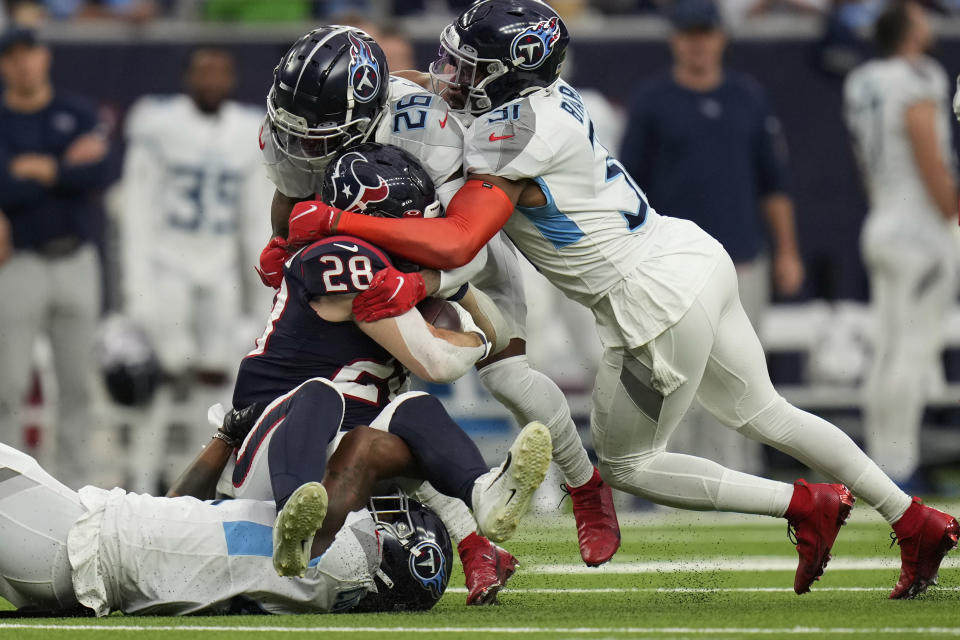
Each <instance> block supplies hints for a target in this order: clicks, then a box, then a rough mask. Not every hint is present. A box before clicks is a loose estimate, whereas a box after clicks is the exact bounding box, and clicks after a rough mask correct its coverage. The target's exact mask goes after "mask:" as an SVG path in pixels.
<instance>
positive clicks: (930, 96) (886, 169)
mask: <svg viewBox="0 0 960 640" xmlns="http://www.w3.org/2000/svg"><path fill="white" fill-rule="evenodd" d="M948 86H949V84H948V80H947V76H946V74H945V73H944V71H943V68H942V67H941V66H940V65H939V64H938V63H937V62H936V61H935V60H932V59H931V58H926V57H924V58H919V59H917V60H907V59H904V58H900V57H892V58H886V59H882V60H872V61H870V62H867V63H865V64H863V65H861V66H860V67H858V68H857V69H855V70H853V71H852V72H851V73H850V75H849V76H847V80H846V84H845V86H844V115H845V117H846V121H847V126H848V127H849V128H850V131H851V133H852V135H853V140H854V143H855V148H856V152H857V156H858V159H859V161H860V166H861V170H862V172H863V176H864V180H865V183H866V187H867V193H868V196H869V199H870V209H871V215H872V216H895V217H902V216H910V219H911V220H914V221H923V220H926V221H937V222H938V223H940V225H941V226H942V216H941V215H940V214H939V213H938V210H937V207H936V204H935V203H934V202H933V201H932V199H931V198H930V194H929V192H928V191H927V189H926V187H925V185H924V183H923V179H922V178H921V176H920V174H919V172H918V170H917V164H916V161H915V159H914V154H913V147H912V145H911V143H910V138H909V136H908V134H907V129H906V111H907V108H908V107H910V106H911V105H914V104H917V103H920V102H931V103H934V104H936V106H937V116H936V132H937V144H938V146H939V147H940V153H941V154H942V158H943V159H944V161H945V162H946V163H947V164H948V165H952V164H953V162H954V157H953V151H952V145H951V142H950V110H949V106H948V104H949V98H948V91H949V88H948Z"/></svg>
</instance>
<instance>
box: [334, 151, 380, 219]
mask: <svg viewBox="0 0 960 640" xmlns="http://www.w3.org/2000/svg"><path fill="white" fill-rule="evenodd" d="M358 164H367V159H366V158H365V157H363V154H361V153H357V152H356V151H351V152H349V153H345V154H344V155H342V156H341V157H340V159H339V160H337V164H336V167H335V168H334V171H333V176H332V177H333V188H334V193H335V197H334V199H333V200H334V201H333V202H331V203H330V204H331V205H333V206H335V207H337V208H339V209H343V210H344V211H355V212H356V211H359V212H360V213H363V212H364V211H366V209H367V207H368V206H370V205H371V204H373V203H375V202H383V201H384V200H386V199H387V197H388V196H389V195H390V185H389V184H387V181H386V180H384V179H383V176H380V175H376V172H375V171H364V172H361V173H362V175H364V176H365V177H367V178H368V179H372V178H373V177H376V179H377V181H378V182H377V184H364V183H363V182H362V181H361V179H360V177H359V176H358V175H357V171H356V169H355V166H356V165H358Z"/></svg>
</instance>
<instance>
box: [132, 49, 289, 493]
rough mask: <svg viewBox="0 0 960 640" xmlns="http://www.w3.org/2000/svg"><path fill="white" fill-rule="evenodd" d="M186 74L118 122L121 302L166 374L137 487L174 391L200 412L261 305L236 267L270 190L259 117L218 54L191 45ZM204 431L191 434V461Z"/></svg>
mask: <svg viewBox="0 0 960 640" xmlns="http://www.w3.org/2000/svg"><path fill="white" fill-rule="evenodd" d="M185 81H186V92H185V93H183V94H177V95H148V96H144V97H142V98H140V99H139V100H137V102H136V103H135V104H134V105H133V107H132V108H131V109H130V113H129V115H128V116H127V120H126V139H127V151H126V155H125V158H124V168H123V176H122V183H121V184H122V193H123V200H124V202H126V203H129V205H131V206H124V207H123V208H122V214H121V215H119V216H118V218H119V231H120V237H121V240H122V242H121V243H120V253H121V263H122V273H123V279H122V283H123V297H124V301H123V302H124V307H125V312H126V313H127V314H128V315H129V316H130V317H131V319H133V321H134V322H135V323H137V324H138V325H140V326H141V327H142V328H143V329H144V330H145V331H146V332H147V334H148V335H149V337H150V342H151V343H152V344H153V345H154V348H155V349H156V351H157V355H158V357H159V360H160V364H161V366H162V368H163V371H164V373H165V376H166V378H167V379H169V380H172V381H173V383H172V384H170V385H165V386H164V387H162V388H161V389H160V390H159V392H158V393H157V394H156V396H155V397H154V398H153V399H152V401H151V403H150V407H149V409H148V411H147V417H146V420H145V421H146V422H147V424H145V425H143V426H144V428H142V429H138V430H136V431H135V433H134V438H135V441H134V453H133V456H132V457H133V458H134V459H133V460H132V461H131V465H130V467H131V469H132V470H133V472H134V474H133V477H132V478H131V480H132V481H133V484H132V488H134V489H150V490H152V489H154V488H155V487H156V481H157V476H158V475H159V473H160V471H161V469H160V464H162V463H168V462H169V458H170V456H169V455H164V446H163V445H164V442H165V440H166V438H165V435H166V427H167V425H168V424H169V423H170V422H172V421H174V422H175V421H176V420H175V418H176V416H175V415H171V412H172V411H173V410H176V409H177V408H178V407H177V406H176V405H178V404H180V405H182V404H183V401H182V400H180V399H179V396H183V395H186V396H187V404H188V405H189V407H203V408H204V409H205V408H206V407H208V406H209V405H210V404H212V403H213V402H214V401H216V400H214V399H212V396H216V399H217V400H219V399H220V398H222V396H223V395H224V394H225V393H226V392H228V391H229V387H230V383H231V375H230V374H231V373H232V371H231V367H232V366H234V364H233V363H234V362H235V361H236V359H237V358H239V357H241V356H242V355H243V353H244V348H245V346H246V344H247V343H246V342H243V341H241V340H243V338H241V335H242V334H241V332H239V331H238V330H237V327H238V320H239V319H241V318H244V317H249V314H250V313H251V312H255V313H256V314H257V316H256V317H257V320H258V321H259V314H260V313H262V311H263V310H264V309H265V308H267V306H268V305H269V298H267V297H265V296H262V295H261V291H262V289H261V287H259V286H256V287H252V286H249V285H251V284H252V283H251V282H248V281H245V280H249V278H245V277H244V276H246V275H247V274H246V273H245V269H244V268H243V266H245V265H247V264H249V262H250V257H251V256H252V255H256V253H255V252H256V251H258V250H259V247H258V246H257V245H259V244H260V243H261V242H262V234H263V233H265V232H266V224H265V222H264V221H263V209H264V208H265V207H266V206H268V203H269V202H270V196H271V189H270V182H269V181H268V180H266V179H264V177H263V175H262V169H261V163H260V157H259V154H258V153H257V150H256V149H252V148H251V146H250V145H249V144H248V142H249V141H251V140H252V138H253V136H254V134H255V133H256V131H257V127H258V126H259V122H260V119H261V118H262V116H263V112H262V110H258V109H255V108H252V107H249V106H245V105H242V104H239V103H237V102H234V101H233V100H230V99H229V96H230V94H231V93H232V91H233V89H234V86H235V84H236V73H235V69H234V61H233V58H232V56H231V55H230V53H229V52H228V51H226V50H224V49H220V48H214V47H201V48H198V49H196V50H194V51H193V52H192V53H191V55H190V58H189V61H188V64H187V69H186V74H185ZM134 203H135V204H136V206H132V205H133V204H134ZM251 252H253V253H251ZM186 265H189V267H188V268H186ZM250 275H252V274H250ZM248 297H251V298H253V299H248ZM188 411H189V409H188ZM187 422H188V423H189V422H190V421H187ZM204 435H205V434H202V433H199V434H198V433H192V432H188V436H189V441H190V444H191V445H195V446H190V447H188V448H187V450H188V451H190V454H189V455H190V457H192V455H193V451H195V450H196V449H198V448H199V447H200V446H201V445H202V444H203V439H202V438H203V436H204ZM171 466H172V467H173V468H178V467H181V466H182V464H181V465H176V464H173V465H171Z"/></svg>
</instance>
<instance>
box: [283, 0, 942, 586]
mask: <svg viewBox="0 0 960 640" xmlns="http://www.w3.org/2000/svg"><path fill="white" fill-rule="evenodd" d="M568 39H569V37H568V34H567V30H566V27H565V26H564V24H563V21H562V20H561V19H560V18H559V16H558V15H557V14H556V13H555V12H554V11H553V10H552V9H551V8H550V7H549V6H548V5H546V4H544V3H542V2H536V1H535V0H482V1H481V2H477V3H475V4H473V5H472V6H471V7H470V8H469V9H467V10H466V11H465V12H464V13H462V14H461V15H460V16H459V17H458V18H457V19H456V21H455V22H454V23H453V24H451V25H449V26H448V27H446V29H444V31H443V33H442V35H441V52H442V57H441V58H440V59H439V60H438V61H437V62H435V63H434V64H433V66H432V67H431V75H432V77H433V79H434V81H435V82H436V84H437V85H438V90H439V92H440V94H441V95H442V96H443V97H444V99H445V100H447V102H448V104H450V106H451V109H457V110H460V111H462V112H464V113H467V114H471V115H473V116H475V118H476V119H475V120H474V121H473V123H472V124H471V125H470V127H469V129H468V130H467V132H466V138H465V142H464V165H465V166H464V168H465V170H466V172H467V173H468V180H467V183H466V184H465V185H464V186H463V187H462V188H461V189H460V191H458V193H457V194H456V195H455V196H454V198H453V199H452V200H451V202H450V204H449V206H448V207H447V208H446V214H447V215H446V218H443V219H434V220H382V219H377V218H371V217H369V216H361V215H356V214H355V213H349V212H343V211H341V210H339V209H336V208H333V207H329V206H327V205H324V204H323V203H320V202H316V203H300V204H298V205H296V206H295V208H294V211H293V213H292V215H291V218H290V219H291V221H292V223H291V227H290V230H289V233H290V238H291V239H293V240H296V239H298V238H301V237H306V238H313V237H316V234H317V233H323V234H329V233H346V234H350V235H352V236H359V237H363V238H366V239H368V240H370V241H371V242H374V243H376V244H377V245H378V246H381V247H383V248H384V249H385V250H387V251H390V252H391V253H395V254H396V255H398V256H400V257H402V258H405V259H407V260H411V261H414V262H416V263H417V264H421V265H424V266H427V267H433V268H438V269H451V268H456V267H458V266H460V265H462V264H464V263H466V262H467V261H469V260H470V259H471V258H472V257H473V256H474V255H475V254H476V253H477V252H478V251H479V250H480V249H481V248H482V247H483V245H484V243H485V242H487V241H488V240H489V239H490V238H491V237H493V236H494V235H495V234H496V233H497V232H498V231H500V229H501V228H503V229H505V230H506V232H507V233H508V234H509V236H510V238H511V239H512V240H513V242H514V243H516V245H517V247H518V248H519V249H520V250H521V251H522V252H523V253H524V255H525V256H526V257H527V258H529V259H530V260H531V261H532V262H533V263H534V265H535V266H537V268H538V269H539V270H540V272H541V273H543V274H544V275H545V276H546V277H547V278H548V279H549V280H551V281H552V282H553V284H554V285H556V286H557V287H558V288H560V289H561V290H562V291H563V292H564V293H565V294H566V295H567V296H568V297H570V298H571V299H573V300H575V301H578V302H580V303H581V304H583V305H585V306H587V307H589V308H590V309H591V310H592V311H593V313H594V316H595V317H596V321H597V327H598V330H599V332H600V335H601V338H602V340H603V342H604V347H605V351H604V354H603V358H602V361H601V363H600V368H599V373H598V375H597V380H596V385H595V388H594V395H593V412H592V416H591V430H592V434H593V443H594V446H595V447H596V450H597V455H598V457H599V460H600V470H601V473H602V474H603V477H604V479H605V480H606V481H607V482H609V483H610V484H612V485H613V486H614V487H617V488H620V489H622V490H624V491H628V492H630V493H633V494H635V495H639V496H643V497H645V498H647V499H649V500H651V501H654V502H657V503H661V504H666V505H670V506H674V507H679V508H686V509H712V510H719V511H734V512H741V513H753V514H762V515H769V516H774V517H784V518H786V520H787V522H788V523H789V525H790V527H791V528H792V529H793V530H794V532H795V534H796V538H797V550H798V553H799V556H800V562H799V565H798V568H797V572H796V577H795V581H794V590H795V591H796V592H797V593H805V592H807V591H809V589H810V585H811V584H812V583H813V581H814V580H816V579H817V578H818V577H819V576H820V575H821V574H822V573H823V568H824V566H825V564H826V562H827V560H828V559H829V557H830V555H829V552H830V548H831V546H832V545H833V542H834V540H835V538H836V536H837V533H838V532H839V529H840V526H841V525H842V524H843V522H844V521H845V519H846V518H847V516H848V514H849V511H850V509H851V507H852V505H853V496H852V495H851V493H852V494H856V495H858V496H860V497H862V498H863V499H864V500H865V501H866V502H867V503H868V504H870V505H871V506H873V507H874V508H876V509H877V510H878V511H879V512H880V514H881V515H882V516H883V518H884V519H885V520H886V521H887V522H889V523H890V524H891V525H892V526H893V530H894V533H895V534H896V537H897V539H898V541H899V544H900V547H901V561H902V566H901V574H900V579H899V581H898V582H897V584H896V586H895V587H894V589H893V592H892V593H891V594H890V597H891V598H912V597H914V596H915V595H917V594H918V593H920V592H922V591H923V590H925V589H926V588H927V586H928V585H929V584H932V583H934V582H935V581H936V576H937V570H938V568H939V565H940V562H941V560H942V558H943V556H944V555H945V554H946V552H947V551H948V550H949V549H952V548H954V547H955V546H956V543H957V537H958V533H960V532H958V529H960V527H958V524H957V521H956V519H955V518H953V517H952V516H950V515H948V514H946V513H942V512H940V511H937V510H936V509H932V508H930V507H928V506H926V505H923V504H922V502H921V501H920V500H919V499H918V498H914V499H912V500H911V498H910V496H908V495H907V494H905V493H904V492H903V491H901V490H900V489H899V488H898V487H897V485H896V484H894V483H893V481H891V480H890V478H888V477H887V476H886V475H885V474H884V473H883V472H882V471H881V470H880V468H879V467H877V465H876V464H875V463H874V462H873V461H872V460H870V459H869V458H868V457H867V456H866V455H865V454H864V453H863V452H862V451H861V450H860V449H859V448H858V447H857V446H856V444H854V442H853V441H852V440H851V439H850V438H849V437H847V436H846V435H845V434H844V433H843V432H842V431H840V430H839V429H838V428H836V427H835V426H833V425H831V424H830V423H828V422H826V421H824V420H822V419H821V418H818V417H817V416H814V415H811V414H809V413H806V412H804V411H801V410H800V409H797V408H796V407H793V406H792V405H790V404H789V403H788V402H787V401H786V400H785V399H784V398H782V397H781V396H780V395H779V394H777V392H776V390H775V389H774V387H773V385H772V383H771V382H770V377H769V374H768V373H767V369H766V362H765V359H764V354H763V349H762V348H761V346H760V342H759V340H758V339H757V336H756V333H755V332H754V330H753V327H752V326H751V324H750V321H749V320H748V319H747V316H746V314H745V313H744V311H743V308H742V306H741V304H740V301H739V296H738V292H737V280H736V272H735V270H734V267H733V263H732V262H731V260H730V258H729V256H728V255H727V254H726V252H725V251H724V250H723V248H722V247H721V245H720V244H719V243H718V242H717V241H716V240H714V239H713V238H711V237H710V236H709V235H707V234H706V233H705V232H704V231H702V230H701V229H700V228H699V227H697V226H696V225H695V224H693V223H691V222H689V221H686V220H680V219H675V218H669V217H667V216H663V215H660V214H659V213H657V212H656V211H655V210H654V209H653V207H651V206H650V204H649V203H648V202H647V199H646V196H645V195H644V193H643V191H642V190H641V189H640V187H639V186H638V185H637V184H636V183H635V182H634V181H633V179H632V178H631V177H630V175H629V174H628V173H627V172H626V171H624V169H623V167H622V166H621V165H620V163H619V162H617V160H616V159H615V158H613V157H612V156H611V155H610V154H609V153H608V152H607V150H606V149H604V147H603V146H602V145H601V144H600V143H599V142H598V141H597V139H596V137H595V136H594V127H593V124H592V123H591V121H590V117H589V114H588V112H587V110H586V109H585V108H584V106H583V101H582V100H581V99H580V96H579V95H578V94H577V92H576V91H575V90H574V89H573V88H572V87H570V86H569V85H568V84H566V83H565V82H564V81H562V80H560V79H559V74H560V66H561V64H562V62H563V57H564V51H565V49H566V46H567V42H568ZM314 206H315V207H317V208H316V209H313V210H311V214H310V215H301V214H302V213H303V212H304V211H305V210H306V209H307V208H308V207H314ZM298 216H299V217H298ZM301 225H302V226H301ZM389 289H390V287H389V285H386V286H383V285H381V286H376V287H371V288H370V289H369V290H368V291H367V292H366V293H365V294H364V295H363V296H359V297H358V301H357V304H358V305H363V304H367V303H370V304H381V305H382V304H384V302H385V301H387V300H388V298H389V296H390V291H389ZM398 309H399V307H398ZM694 396H697V397H698V398H699V399H700V401H701V403H702V404H703V405H704V406H705V407H706V408H707V409H708V410H710V412H711V413H713V415H714V416H716V417H717V418H718V419H719V420H720V421H721V422H722V423H724V424H725V425H727V426H728V427H730V428H732V429H736V430H737V431H738V432H739V433H741V434H742V435H744V436H746V437H749V438H752V439H755V440H759V441H761V442H764V443H766V444H768V445H770V446H773V447H776V448H778V449H780V450H782V451H784V452H786V453H789V454H790V455H792V456H794V457H795V458H797V459H798V460H800V461H802V462H803V463H804V464H806V465H808V466H810V467H811V468H813V469H816V470H817V471H819V472H821V473H823V474H824V475H826V476H827V477H830V478H836V479H837V480H839V481H841V482H844V483H846V485H849V487H850V489H848V488H847V486H844V485H842V484H808V483H807V482H805V481H803V480H798V481H797V482H796V483H794V484H793V485H792V486H791V485H789V484H786V483H782V482H775V481H772V480H767V479H765V478H760V477H756V476H751V475H747V474H744V473H739V472H737V471H733V470H730V469H726V468H724V467H722V466H720V465H718V464H716V463H714V462H712V461H710V460H706V459H702V458H696V457H692V456H686V455H678V454H673V453H669V452H667V451H666V447H667V443H668V442H669V439H670V435H671V433H672V432H673V430H674V429H675V428H676V427H677V424H678V423H679V421H680V418H681V417H682V415H683V414H684V412H686V410H687V408H688V407H689V405H690V403H691V401H692V400H693V398H694Z"/></svg>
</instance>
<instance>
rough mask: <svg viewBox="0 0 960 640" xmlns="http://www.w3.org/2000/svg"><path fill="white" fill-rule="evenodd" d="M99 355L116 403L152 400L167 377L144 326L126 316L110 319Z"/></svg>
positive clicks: (99, 343)
mask: <svg viewBox="0 0 960 640" xmlns="http://www.w3.org/2000/svg"><path fill="white" fill-rule="evenodd" d="M97 356H98V358H97V359H98V361H99V364H100V371H101V373H102V374H103V380H104V384H105V386H106V388H107V393H109V394H110V398H111V399H112V400H113V401H114V402H115V403H117V404H119V405H123V406H128V407H140V406H144V405H146V404H148V403H149V402H150V400H151V399H152V398H153V395H154V393H155V392H156V390H157V387H159V386H160V382H161V379H162V377H163V376H162V372H161V370H160V362H159V360H158V359H157V354H156V353H155V352H154V350H153V346H152V345H151V344H150V340H149V339H148V338H147V334H146V333H144V331H143V330H142V329H140V327H138V326H136V325H135V324H134V323H133V322H131V321H130V320H129V319H127V318H124V317H122V316H118V315H113V316H110V317H109V318H107V320H106V321H105V322H104V323H103V327H102V328H101V331H100V335H99V337H98V340H97Z"/></svg>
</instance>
